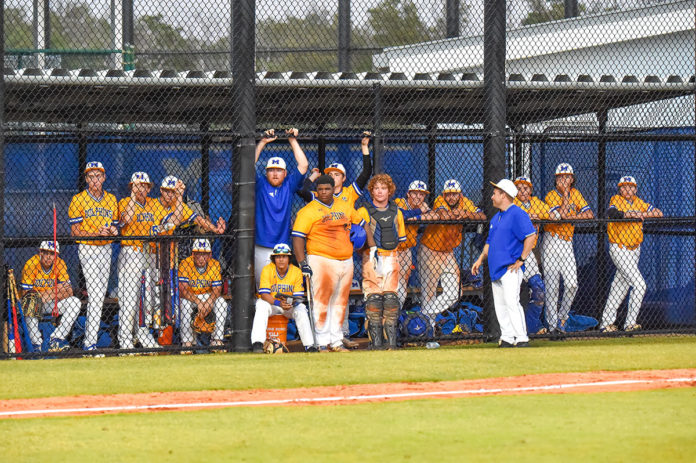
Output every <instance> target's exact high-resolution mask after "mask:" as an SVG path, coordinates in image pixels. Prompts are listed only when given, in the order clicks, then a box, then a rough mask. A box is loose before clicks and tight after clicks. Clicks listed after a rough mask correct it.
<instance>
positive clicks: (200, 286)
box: [179, 239, 227, 347]
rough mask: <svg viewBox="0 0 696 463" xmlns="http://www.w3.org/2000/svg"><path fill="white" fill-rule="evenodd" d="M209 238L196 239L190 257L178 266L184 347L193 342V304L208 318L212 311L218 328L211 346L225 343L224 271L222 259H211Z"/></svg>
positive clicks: (225, 304)
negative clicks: (223, 340) (222, 270)
mask: <svg viewBox="0 0 696 463" xmlns="http://www.w3.org/2000/svg"><path fill="white" fill-rule="evenodd" d="M212 251H213V249H212V247H211V246H210V241H208V240H206V239H197V240H195V241H194V242H193V247H192V252H191V255H190V256H189V257H187V258H186V259H184V260H182V261H181V264H180V265H179V291H180V294H181V325H180V335H181V343H182V345H183V346H184V347H191V346H192V345H193V329H192V327H191V323H192V317H191V316H192V314H193V309H194V307H195V308H196V309H197V310H198V313H197V315H196V317H197V318H201V319H205V317H206V316H208V314H210V313H211V312H213V314H214V315H215V328H214V329H213V333H212V335H211V336H210V345H211V346H212V347H216V346H222V336H223V334H224V329H225V317H227V302H225V299H223V298H222V296H221V294H222V274H221V272H220V262H218V261H217V260H215V259H213V258H212Z"/></svg>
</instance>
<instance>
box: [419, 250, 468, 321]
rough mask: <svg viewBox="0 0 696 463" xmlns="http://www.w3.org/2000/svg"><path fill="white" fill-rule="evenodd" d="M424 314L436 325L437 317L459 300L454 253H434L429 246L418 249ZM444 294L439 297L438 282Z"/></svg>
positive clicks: (457, 268) (457, 275) (457, 270)
mask: <svg viewBox="0 0 696 463" xmlns="http://www.w3.org/2000/svg"><path fill="white" fill-rule="evenodd" d="M418 271H419V275H420V281H421V287H422V294H421V296H422V298H423V307H422V308H423V312H424V313H425V314H426V315H428V316H429V317H430V322H431V323H433V324H434V323H435V316H436V315H437V314H439V313H442V312H444V311H445V310H447V309H448V308H449V307H450V306H451V305H452V304H454V303H455V302H456V301H457V299H458V298H459V266H458V265H457V261H456V260H455V258H454V253H453V252H452V251H449V252H439V251H433V250H432V249H430V248H428V247H427V246H421V247H420V248H419V249H418ZM438 281H439V282H440V286H442V293H441V294H440V295H439V296H437V282H438Z"/></svg>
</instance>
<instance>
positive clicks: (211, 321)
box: [192, 310, 215, 334]
mask: <svg viewBox="0 0 696 463" xmlns="http://www.w3.org/2000/svg"><path fill="white" fill-rule="evenodd" d="M192 325H193V331H195V332H196V333H199V334H202V333H208V334H209V333H212V332H213V330H214V329H215V315H214V314H213V311H212V310H211V311H210V312H209V313H208V315H206V316H205V318H203V317H200V316H196V318H195V319H194V320H193V324H192Z"/></svg>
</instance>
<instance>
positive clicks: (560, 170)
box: [556, 162, 575, 175]
mask: <svg viewBox="0 0 696 463" xmlns="http://www.w3.org/2000/svg"><path fill="white" fill-rule="evenodd" d="M563 174H571V175H575V171H574V170H573V166H571V165H570V164H568V163H567V162H562V163H560V164H559V165H558V167H556V175H563Z"/></svg>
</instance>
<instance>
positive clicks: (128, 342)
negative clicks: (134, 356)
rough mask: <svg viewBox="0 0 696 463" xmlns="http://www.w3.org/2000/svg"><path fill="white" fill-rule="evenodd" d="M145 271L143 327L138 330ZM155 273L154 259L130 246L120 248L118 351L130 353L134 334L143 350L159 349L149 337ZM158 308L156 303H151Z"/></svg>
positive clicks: (155, 342) (151, 337) (153, 339)
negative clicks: (142, 282) (143, 273)
mask: <svg viewBox="0 0 696 463" xmlns="http://www.w3.org/2000/svg"><path fill="white" fill-rule="evenodd" d="M143 270H145V298H144V300H145V304H143V318H144V322H145V323H144V324H145V326H140V314H139V306H140V292H141V291H140V287H141V277H142V272H143ZM156 275H157V269H156V268H155V255H154V254H150V253H149V252H145V253H144V252H141V251H140V249H137V248H134V247H132V246H124V247H121V253H120V254H119V256H118V344H119V346H120V347H121V349H133V345H134V343H133V332H134V331H135V334H136V337H137V339H138V342H139V343H140V345H141V346H142V347H144V348H150V349H151V348H155V347H159V344H158V343H157V341H155V338H154V337H153V336H152V334H151V333H150V329H149V326H150V325H151V324H152V307H153V301H152V299H153V298H152V294H153V289H154V287H155V283H156V281H155V280H156ZM154 303H155V304H157V301H155V302H154Z"/></svg>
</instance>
